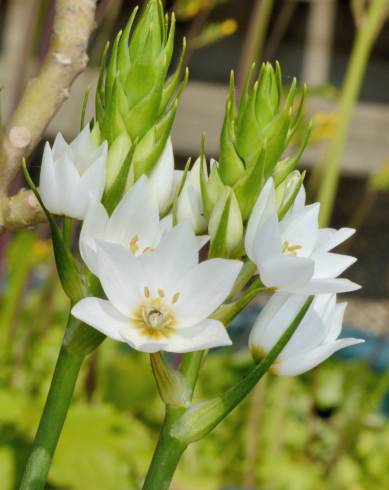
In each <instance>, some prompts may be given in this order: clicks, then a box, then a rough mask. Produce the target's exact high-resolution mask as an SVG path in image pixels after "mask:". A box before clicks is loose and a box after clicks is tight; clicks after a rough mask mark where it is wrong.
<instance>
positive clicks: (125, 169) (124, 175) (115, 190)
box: [102, 141, 137, 214]
mask: <svg viewBox="0 0 389 490" xmlns="http://www.w3.org/2000/svg"><path fill="white" fill-rule="evenodd" d="M136 145H137V142H136V141H134V143H133V144H132V145H131V147H130V149H129V150H128V153H127V156H126V158H125V159H124V161H123V163H122V164H121V167H120V170H119V173H118V174H117V176H116V178H115V180H114V182H113V184H112V186H111V187H110V188H109V189H107V190H106V191H105V192H104V196H103V199H102V202H103V204H104V207H105V209H106V210H107V212H108V214H111V213H112V212H113V210H114V209H115V207H116V206H117V204H118V203H119V201H120V200H121V198H122V197H123V194H124V192H125V191H126V185H127V181H128V176H129V173H130V167H131V164H132V161H133V157H134V152H135V148H136Z"/></svg>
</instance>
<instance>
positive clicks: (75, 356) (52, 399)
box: [20, 317, 84, 490]
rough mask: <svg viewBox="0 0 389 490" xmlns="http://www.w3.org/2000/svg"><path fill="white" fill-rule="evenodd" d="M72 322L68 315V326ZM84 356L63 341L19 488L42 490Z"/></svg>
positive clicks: (73, 320)
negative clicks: (71, 349)
mask: <svg viewBox="0 0 389 490" xmlns="http://www.w3.org/2000/svg"><path fill="white" fill-rule="evenodd" d="M73 322H77V321H76V320H75V319H73V318H72V317H70V319H69V324H68V329H69V328H70V327H71V325H72V323H73ZM83 359H84V355H83V354H81V353H74V352H71V351H70V350H69V346H68V345H66V343H64V344H62V347H61V350H60V352H59V355H58V360H57V364H56V366H55V371H54V375H53V379H52V381H51V385H50V390H49V393H48V395H47V399H46V404H45V407H44V410H43V413H42V416H41V420H40V423H39V428H38V432H37V434H36V436H35V440H34V443H33V447H32V451H31V454H30V456H29V458H28V461H27V465H26V469H25V472H24V476H23V480H22V484H21V486H20V490H43V489H44V488H45V486H46V480H47V476H48V473H49V469H50V464H51V460H52V458H53V454H54V451H55V448H56V447H57V443H58V439H59V436H60V434H61V431H62V427H63V424H64V422H65V418H66V414H67V411H68V408H69V405H70V402H71V399H72V396H73V391H74V387H75V384H76V381H77V377H78V373H79V371H80V367H81V364H82V361H83Z"/></svg>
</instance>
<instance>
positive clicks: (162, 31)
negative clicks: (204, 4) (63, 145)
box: [96, 0, 187, 187]
mask: <svg viewBox="0 0 389 490" xmlns="http://www.w3.org/2000/svg"><path fill="white" fill-rule="evenodd" d="M136 14H137V9H134V11H133V13H132V15H131V17H130V19H129V22H128V24H127V26H126V28H125V29H124V31H123V32H119V34H118V35H117V37H116V39H115V41H114V43H113V46H112V49H111V53H110V56H109V59H108V61H107V52H108V49H106V50H105V52H104V54H103V59H102V64H101V69H100V77H99V81H98V86H97V91H96V119H97V122H98V125H99V128H100V132H101V138H102V139H106V140H108V143H109V145H110V146H111V145H114V144H115V143H116V142H117V141H120V144H119V143H116V144H117V145H118V146H120V148H121V149H123V144H124V143H123V142H124V141H126V142H127V143H126V145H125V146H127V147H128V150H127V151H129V149H130V148H131V146H132V145H134V144H135V145H136V148H135V150H134V152H133V157H132V162H131V166H132V167H133V170H132V175H133V176H134V178H135V179H137V178H138V177H139V176H140V175H142V174H143V173H150V172H151V170H152V169H153V167H154V165H155V164H156V162H157V161H158V159H159V157H160V155H161V153H162V151H163V149H164V147H165V145H166V142H167V139H168V137H169V135H170V132H171V128H172V124H173V121H174V117H175V114H176V109H177V100H178V97H179V95H180V93H181V91H182V88H183V86H184V85H185V83H186V80H187V74H186V76H185V78H184V81H183V82H182V83H181V86H180V87H179V85H180V80H181V73H182V65H183V56H184V52H185V42H184V43H183V49H182V52H181V57H180V60H179V63H178V67H177V69H176V71H175V72H174V73H173V75H172V76H171V77H170V78H169V79H168V80H167V73H168V69H169V66H170V62H171V59H172V55H173V47H174V33H175V18H174V15H172V16H171V18H170V20H169V19H168V18H167V17H165V16H164V13H163V7H162V3H161V0H149V1H148V2H147V4H146V6H145V9H144V11H143V13H142V14H141V16H140V17H139V20H138V23H137V25H136V27H135V28H133V25H134V21H135V17H136ZM114 154H115V159H114V158H113V157H112V158H111V159H110V161H109V165H110V169H109V170H108V173H109V181H108V182H107V186H108V187H109V186H110V185H112V182H113V181H114V180H115V177H116V176H117V175H118V172H119V170H120V167H121V165H122V164H123V162H124V160H125V158H126V155H124V153H123V152H121V151H118V150H117V149H115V152H114ZM119 154H120V156H121V160H120V159H119V158H118V157H119ZM130 173H131V172H130ZM128 183H129V182H128Z"/></svg>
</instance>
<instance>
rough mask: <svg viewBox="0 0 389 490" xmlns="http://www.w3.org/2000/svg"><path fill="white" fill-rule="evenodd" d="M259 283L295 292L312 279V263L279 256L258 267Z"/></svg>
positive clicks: (303, 259) (302, 258) (309, 260)
mask: <svg viewBox="0 0 389 490" xmlns="http://www.w3.org/2000/svg"><path fill="white" fill-rule="evenodd" d="M258 269H259V276H260V278H261V281H262V282H263V283H264V284H265V285H266V286H267V287H276V288H279V289H280V290H283V291H289V292H296V288H300V287H302V286H304V285H305V284H306V283H307V282H308V281H309V280H310V278H311V277H312V274H313V271H314V262H313V260H311V259H307V258H304V257H291V256H288V255H280V256H279V257H277V258H274V259H271V260H268V261H265V262H263V263H262V264H260V265H259V266H258Z"/></svg>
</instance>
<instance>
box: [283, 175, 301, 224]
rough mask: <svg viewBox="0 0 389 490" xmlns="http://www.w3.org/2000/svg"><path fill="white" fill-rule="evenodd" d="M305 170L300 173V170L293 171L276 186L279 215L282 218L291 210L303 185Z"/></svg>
mask: <svg viewBox="0 0 389 490" xmlns="http://www.w3.org/2000/svg"><path fill="white" fill-rule="evenodd" d="M304 178H305V172H303V173H302V174H300V172H299V171H298V170H294V171H293V172H291V173H290V174H289V175H288V177H287V178H286V179H285V180H284V181H283V182H282V184H280V185H279V186H278V187H276V199H277V207H278V217H279V219H282V218H283V217H284V216H285V215H286V213H287V212H288V211H289V209H290V208H291V206H292V205H293V203H294V200H295V199H296V197H297V194H298V192H299V190H300V189H301V186H302V185H303V182H304Z"/></svg>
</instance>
